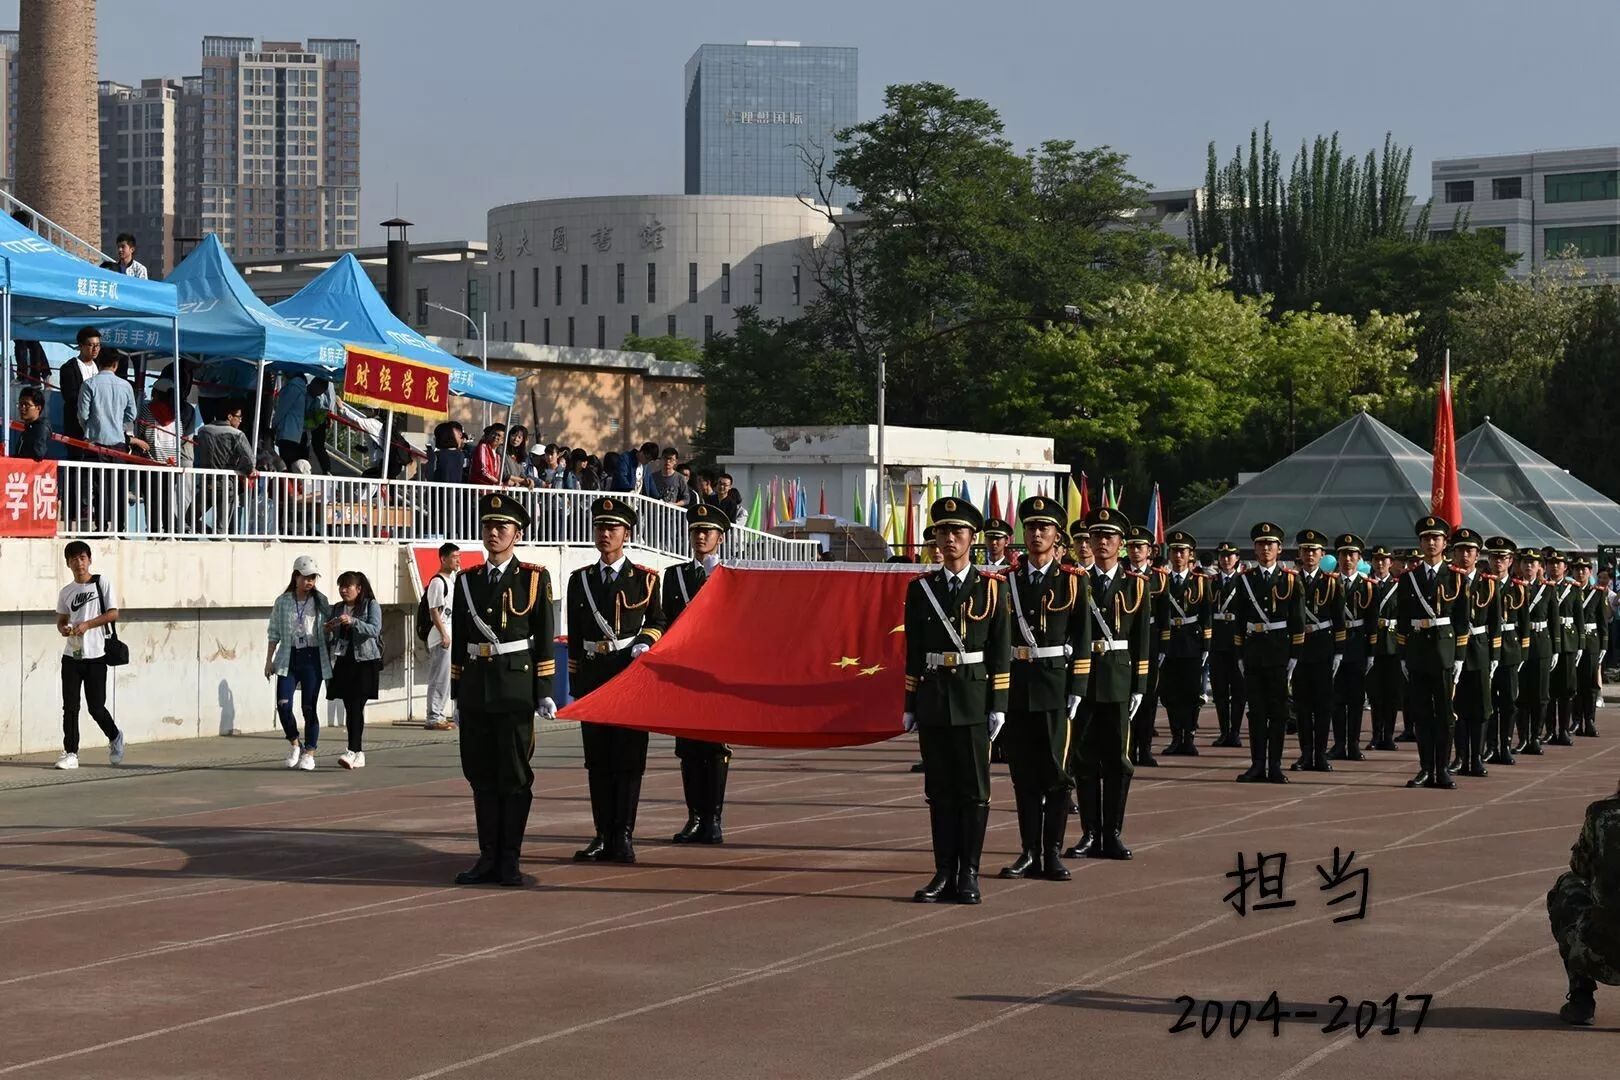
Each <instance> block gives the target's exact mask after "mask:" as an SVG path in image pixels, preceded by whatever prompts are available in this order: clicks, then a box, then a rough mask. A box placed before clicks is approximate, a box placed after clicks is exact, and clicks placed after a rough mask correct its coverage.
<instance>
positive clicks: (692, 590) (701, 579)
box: [592, 559, 709, 627]
mask: <svg viewBox="0 0 1620 1080" xmlns="http://www.w3.org/2000/svg"><path fill="white" fill-rule="evenodd" d="M708 580H709V572H708V571H707V570H705V569H703V564H701V563H699V562H698V561H697V560H695V559H694V560H693V561H692V562H683V563H679V564H677V565H675V566H671V567H669V568H668V569H666V570H665V571H664V593H663V597H664V625H665V626H666V627H669V626H674V625H675V617H676V616H677V615H679V614H680V613H681V612H683V611H685V610H686V605H687V604H689V603H691V602H692V601H693V600H696V599H697V594H698V590H699V589H701V588H703V585H704V583H705V582H707V581H708ZM592 625H593V626H594V625H595V620H592Z"/></svg>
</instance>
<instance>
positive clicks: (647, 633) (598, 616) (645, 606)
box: [568, 497, 665, 863]
mask: <svg viewBox="0 0 1620 1080" xmlns="http://www.w3.org/2000/svg"><path fill="white" fill-rule="evenodd" d="M638 520H639V519H638V516H637V514H636V510H635V507H633V506H631V505H630V503H629V502H627V501H626V500H624V499H621V498H614V497H604V498H600V499H596V500H594V501H593V502H592V503H591V529H592V532H593V534H594V539H595V541H596V551H597V555H598V558H597V561H596V562H594V563H592V564H591V565H590V566H582V567H580V568H579V569H578V570H575V571H574V573H573V574H572V575H571V576H570V577H569V579H568V675H569V680H570V683H571V684H572V687H573V691H574V696H575V697H584V696H585V695H586V694H588V693H590V692H591V691H592V690H595V689H596V688H597V687H599V686H601V685H602V684H604V683H606V682H607V681H608V680H609V679H611V678H613V676H615V675H617V674H619V672H621V671H623V670H625V669H626V668H628V667H629V666H630V663H631V661H633V660H635V659H636V658H637V657H638V656H640V655H641V654H642V653H644V652H646V651H647V650H648V649H650V648H652V647H653V645H654V644H656V643H657V641H658V639H659V638H660V637H662V636H663V634H664V626H665V623H664V607H663V604H662V603H660V602H659V599H658V571H656V570H649V569H648V568H647V567H645V566H637V565H636V564H635V563H633V562H631V561H630V559H629V558H628V557H627V556H626V555H625V553H624V545H625V543H626V542H627V541H628V540H629V538H630V536H631V534H632V533H634V532H635V529H636V524H637V522H638ZM579 737H580V742H581V743H582V744H583V745H584V748H585V775H586V778H587V780H588V781H589V783H590V792H591V819H592V821H593V822H594V823H595V827H596V835H595V836H594V837H592V838H591V842H590V843H589V844H587V845H585V847H584V848H582V849H580V850H579V851H576V852H574V858H575V859H576V860H577V861H579V862H618V863H633V862H635V861H636V849H635V846H634V844H633V842H632V837H633V836H634V834H635V829H636V808H637V806H638V805H639V803H640V801H641V778H642V776H643V774H645V773H646V771H647V733H646V732H645V731H633V730H631V729H630V728H622V727H617V726H615V725H612V724H592V723H587V722H584V721H581V723H580V725H579Z"/></svg>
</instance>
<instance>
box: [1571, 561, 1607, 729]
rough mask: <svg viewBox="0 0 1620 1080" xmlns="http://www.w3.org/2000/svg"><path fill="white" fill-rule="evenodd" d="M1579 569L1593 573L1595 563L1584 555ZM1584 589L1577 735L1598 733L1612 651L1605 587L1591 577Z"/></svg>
mask: <svg viewBox="0 0 1620 1080" xmlns="http://www.w3.org/2000/svg"><path fill="white" fill-rule="evenodd" d="M1575 567H1576V569H1585V570H1586V571H1588V573H1590V571H1591V569H1592V563H1591V561H1590V560H1588V559H1586V558H1585V557H1582V558H1580V559H1578V560H1576V563H1575ZM1578 588H1580V589H1581V626H1582V628H1583V629H1584V633H1583V634H1582V636H1581V662H1580V663H1579V664H1577V665H1576V672H1575V675H1576V679H1575V713H1574V722H1573V723H1572V724H1571V729H1572V730H1573V732H1574V733H1575V734H1576V735H1586V736H1596V735H1597V699H1598V694H1599V693H1600V692H1601V691H1602V688H1603V679H1602V672H1603V654H1604V653H1605V652H1607V651H1608V638H1609V635H1608V633H1607V629H1606V628H1607V626H1608V623H1609V616H1608V613H1607V612H1606V611H1605V610H1604V607H1603V604H1604V596H1603V589H1602V588H1601V587H1600V586H1599V585H1598V584H1597V582H1595V581H1592V580H1591V579H1590V577H1588V580H1587V583H1586V584H1585V585H1584V586H1578Z"/></svg>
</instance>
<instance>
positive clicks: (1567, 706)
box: [1547, 697, 1575, 746]
mask: <svg viewBox="0 0 1620 1080" xmlns="http://www.w3.org/2000/svg"><path fill="white" fill-rule="evenodd" d="M1574 709H1575V699H1574V698H1572V697H1567V698H1559V699H1558V707H1557V708H1556V709H1555V710H1554V718H1555V725H1556V726H1555V727H1554V729H1553V737H1552V738H1551V739H1549V740H1547V741H1548V743H1549V744H1551V745H1553V746H1574V745H1575V740H1574V739H1572V738H1570V736H1569V723H1570V721H1569V718H1570V716H1571V714H1572V713H1573V712H1574Z"/></svg>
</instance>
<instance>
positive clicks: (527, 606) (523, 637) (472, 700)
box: [450, 559, 557, 711]
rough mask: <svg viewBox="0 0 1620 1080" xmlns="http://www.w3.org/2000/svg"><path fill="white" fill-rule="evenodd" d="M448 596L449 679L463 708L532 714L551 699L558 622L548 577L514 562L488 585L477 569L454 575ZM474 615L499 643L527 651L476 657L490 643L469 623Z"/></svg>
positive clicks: (540, 569) (482, 571) (540, 570)
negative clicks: (524, 645)
mask: <svg viewBox="0 0 1620 1080" xmlns="http://www.w3.org/2000/svg"><path fill="white" fill-rule="evenodd" d="M451 591H452V592H453V593H454V599H453V600H452V602H451V610H450V643H451V645H450V647H451V656H450V677H451V680H452V681H453V682H454V683H455V691H456V699H457V700H458V701H459V702H460V703H461V707H462V708H463V709H473V710H477V709H527V710H531V711H532V710H533V709H535V708H536V707H537V706H538V705H539V704H540V700H541V699H542V698H548V697H550V696H551V681H552V679H554V678H555V677H556V675H557V661H556V660H555V659H554V658H553V657H552V653H551V649H552V641H553V640H554V638H555V637H556V629H557V616H556V614H555V612H553V611H552V607H551V604H552V592H551V574H550V572H549V571H547V570H546V568H545V567H543V566H532V565H530V564H529V563H520V562H518V561H517V560H515V559H514V560H513V561H512V562H510V563H508V564H507V566H506V570H505V571H504V572H503V573H502V574H501V579H500V581H499V583H497V584H494V585H491V584H490V580H489V571H488V570H486V569H484V568H482V567H478V568H475V569H473V570H469V571H467V572H466V573H464V574H460V575H458V576H457V578H456V582H455V584H454V585H453V586H452V587H451ZM469 599H470V600H471V603H470V604H469ZM475 614H476V615H477V617H478V618H479V619H480V620H482V622H483V623H484V625H485V626H487V627H488V628H489V629H490V630H491V631H492V632H493V633H494V634H495V637H496V638H497V639H498V640H500V641H502V642H510V641H522V642H526V643H527V645H528V647H527V648H524V649H517V650H515V651H512V652H507V653H501V654H500V655H497V656H489V657H482V656H478V655H477V653H478V652H479V651H480V649H481V647H482V646H484V645H487V644H488V643H489V638H488V637H486V636H485V635H484V633H483V631H481V630H480V629H479V628H478V625H477V623H475V622H474V621H473V616H474V615H475Z"/></svg>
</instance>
